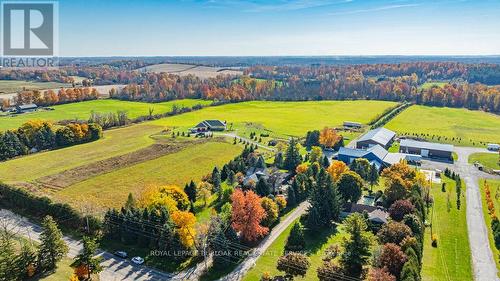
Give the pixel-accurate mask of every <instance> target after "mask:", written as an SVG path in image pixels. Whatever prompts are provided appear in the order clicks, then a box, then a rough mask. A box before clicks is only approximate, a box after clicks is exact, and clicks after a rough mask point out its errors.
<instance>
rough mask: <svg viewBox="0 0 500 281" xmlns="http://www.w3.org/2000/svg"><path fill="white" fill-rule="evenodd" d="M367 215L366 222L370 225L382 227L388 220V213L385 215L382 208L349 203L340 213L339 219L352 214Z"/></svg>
mask: <svg viewBox="0 0 500 281" xmlns="http://www.w3.org/2000/svg"><path fill="white" fill-rule="evenodd" d="M364 212H366V213H368V220H369V221H370V222H372V223H375V224H378V225H382V224H385V223H387V220H388V218H389V213H387V212H386V211H385V210H384V209H383V208H380V207H375V206H370V205H365V204H359V203H350V204H345V205H344V210H343V211H342V212H341V213H340V217H341V218H345V217H347V216H349V215H350V214H353V213H364Z"/></svg>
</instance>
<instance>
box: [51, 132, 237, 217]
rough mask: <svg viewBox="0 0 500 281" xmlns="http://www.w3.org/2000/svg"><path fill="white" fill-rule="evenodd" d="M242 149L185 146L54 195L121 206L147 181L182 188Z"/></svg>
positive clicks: (216, 143) (74, 202) (101, 205)
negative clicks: (128, 196)
mask: <svg viewBox="0 0 500 281" xmlns="http://www.w3.org/2000/svg"><path fill="white" fill-rule="evenodd" d="M241 150H242V148H241V146H238V145H233V144H230V143H228V142H221V141H214V142H212V141H210V142H206V143H202V144H197V145H188V146H187V147H185V148H183V149H182V150H180V151H179V152H175V153H171V154H166V155H165V156H162V157H160V158H157V159H154V160H150V161H146V162H142V163H139V164H136V165H133V166H130V167H126V168H123V169H117V170H114V171H112V172H110V173H106V174H103V175H99V176H96V177H93V178H90V179H88V180H85V181H82V182H79V183H77V184H75V185H72V186H70V187H67V188H64V189H62V190H61V191H59V192H56V193H55V195H54V197H55V198H56V199H58V200H61V201H63V202H69V203H70V204H72V205H74V206H78V205H79V204H80V203H82V202H85V203H86V204H88V203H91V204H92V205H93V206H94V207H97V208H98V209H99V208H101V209H106V208H108V207H120V206H121V205H122V204H123V203H124V202H125V201H126V199H127V195H128V194H129V193H130V192H131V193H132V194H135V195H139V194H140V191H141V190H142V189H143V188H144V187H146V186H147V185H149V184H159V185H166V184H175V185H178V186H181V187H183V186H184V184H186V183H188V182H189V181H190V180H194V181H195V182H198V181H199V180H200V179H201V177H202V176H203V175H206V174H208V173H211V171H212V169H213V167H214V166H219V167H220V166H222V165H223V164H225V163H227V162H228V161H229V160H231V159H233V158H234V157H235V156H236V155H238V154H239V153H241Z"/></svg>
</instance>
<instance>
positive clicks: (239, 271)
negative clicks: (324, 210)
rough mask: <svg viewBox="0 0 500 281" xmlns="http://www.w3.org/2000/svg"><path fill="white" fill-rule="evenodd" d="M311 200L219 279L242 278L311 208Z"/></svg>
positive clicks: (233, 279) (296, 210) (220, 280)
mask: <svg viewBox="0 0 500 281" xmlns="http://www.w3.org/2000/svg"><path fill="white" fill-rule="evenodd" d="M309 205H310V204H309V202H307V201H306V202H302V203H301V204H300V205H299V206H298V207H297V208H296V209H295V210H293V211H292V213H291V214H289V215H288V216H287V217H286V218H285V219H283V220H282V221H281V222H280V223H279V224H278V225H277V226H276V227H274V228H273V229H272V230H271V233H270V234H269V235H268V236H267V237H266V238H264V240H263V241H262V242H261V243H260V244H259V246H258V247H257V248H255V249H253V250H252V252H251V254H250V255H249V256H248V257H247V258H246V259H245V260H244V261H243V262H242V263H241V264H239V265H238V266H237V267H236V268H235V269H234V270H233V271H232V272H231V273H229V274H227V275H226V276H224V277H222V278H221V279H219V281H236V280H241V279H242V278H243V277H244V276H245V274H246V273H247V272H248V271H249V270H250V269H251V268H252V267H253V266H254V265H255V262H256V261H257V259H258V258H259V257H260V256H261V255H262V254H263V253H264V252H265V251H266V250H267V248H269V246H271V244H272V243H273V242H274V240H276V238H278V236H280V234H281V233H282V232H283V231H285V229H286V228H287V227H288V226H290V224H292V223H293V222H294V221H295V220H296V219H298V218H299V217H300V216H301V215H302V214H304V213H305V212H306V210H307V208H309Z"/></svg>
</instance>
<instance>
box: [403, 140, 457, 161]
mask: <svg viewBox="0 0 500 281" xmlns="http://www.w3.org/2000/svg"><path fill="white" fill-rule="evenodd" d="M453 148H454V147H453V145H451V144H442V143H433V142H423V141H415V140H410V139H404V140H401V142H400V146H399V151H400V152H402V153H409V154H417V155H420V156H422V157H425V158H441V159H447V160H451V159H452V153H453Z"/></svg>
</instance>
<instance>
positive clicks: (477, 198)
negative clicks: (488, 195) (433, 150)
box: [422, 147, 500, 281]
mask: <svg viewBox="0 0 500 281" xmlns="http://www.w3.org/2000/svg"><path fill="white" fill-rule="evenodd" d="M455 152H456V153H457V155H458V160H457V161H456V162H455V163H453V164H445V163H439V162H430V161H424V163H423V165H422V167H423V168H433V169H435V168H439V169H444V168H446V167H448V168H450V169H452V170H454V171H456V172H458V173H459V174H460V176H461V177H462V179H463V180H464V181H465V184H466V186H467V189H466V201H467V208H466V213H467V229H468V235H469V243H470V249H471V255H472V267H473V270H474V279H475V280H476V281H483V280H485V281H494V280H495V281H499V280H500V279H499V278H498V277H497V268H496V265H495V260H494V258H493V253H492V251H491V248H490V243H489V240H488V229H487V227H489V226H487V225H486V223H485V221H484V217H483V209H482V203H481V192H480V190H479V184H478V183H479V180H480V179H481V178H500V177H498V176H493V175H490V174H487V173H484V172H482V171H479V170H478V169H477V168H476V167H474V166H473V165H471V164H469V163H468V159H469V155H470V154H472V153H477V152H489V151H488V150H486V149H483V148H473V147H455Z"/></svg>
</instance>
